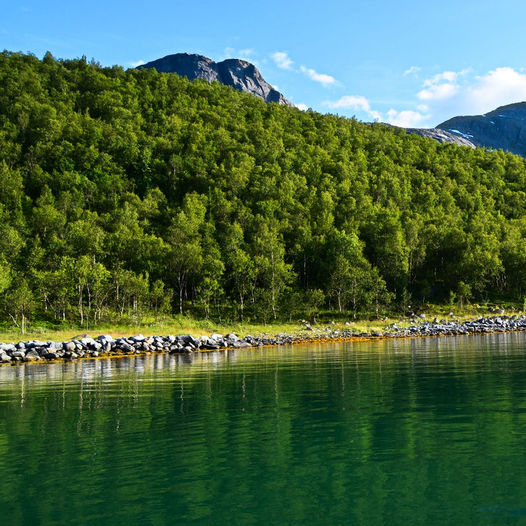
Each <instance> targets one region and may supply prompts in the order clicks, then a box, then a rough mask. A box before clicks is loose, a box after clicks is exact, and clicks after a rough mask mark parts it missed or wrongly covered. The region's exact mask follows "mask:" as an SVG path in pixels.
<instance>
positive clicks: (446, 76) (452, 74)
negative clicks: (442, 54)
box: [424, 69, 467, 86]
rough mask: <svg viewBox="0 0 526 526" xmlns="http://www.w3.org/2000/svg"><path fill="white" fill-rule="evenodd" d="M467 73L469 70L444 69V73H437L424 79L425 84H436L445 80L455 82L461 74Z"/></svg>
mask: <svg viewBox="0 0 526 526" xmlns="http://www.w3.org/2000/svg"><path fill="white" fill-rule="evenodd" d="M465 73H467V70H465V69H464V70H462V71H458V72H457V71H443V72H442V73H437V74H436V75H435V76H433V77H431V78H430V79H426V80H425V81H424V86H436V85H437V84H439V83H440V82H442V81H443V80H445V81H446V82H455V81H456V80H457V79H458V78H459V77H460V76H461V75H464V74H465Z"/></svg>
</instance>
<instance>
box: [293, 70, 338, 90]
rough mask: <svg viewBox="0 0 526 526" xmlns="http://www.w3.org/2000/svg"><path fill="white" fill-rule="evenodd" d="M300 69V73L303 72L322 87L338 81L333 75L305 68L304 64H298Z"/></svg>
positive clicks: (332, 84)
mask: <svg viewBox="0 0 526 526" xmlns="http://www.w3.org/2000/svg"><path fill="white" fill-rule="evenodd" d="M300 70H301V72H302V73H305V75H307V77H309V78H310V79H312V80H314V81H315V82H319V83H320V84H321V85H322V86H324V87H327V86H334V85H336V84H338V81H337V80H336V79H335V78H334V77H331V75H325V74H323V73H318V72H316V71H315V70H313V69H311V68H306V67H305V66H300Z"/></svg>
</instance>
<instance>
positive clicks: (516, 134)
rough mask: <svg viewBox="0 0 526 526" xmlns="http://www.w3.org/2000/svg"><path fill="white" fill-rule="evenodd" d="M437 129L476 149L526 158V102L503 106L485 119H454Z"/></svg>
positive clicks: (478, 116)
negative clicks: (464, 140) (460, 139)
mask: <svg viewBox="0 0 526 526" xmlns="http://www.w3.org/2000/svg"><path fill="white" fill-rule="evenodd" d="M437 128H438V129H440V130H444V131H446V132H449V133H452V134H454V135H456V136H457V137H463V138H464V139H467V140H469V141H471V142H472V143H473V144H476V145H477V146H485V147H487V148H494V149H502V150H507V151H509V152H512V153H516V154H519V155H522V156H526V102H517V103H515V104H509V105H507V106H501V107H500V108H497V109H496V110H494V111H491V112H489V113H486V114H485V115H474V116H465V117H453V118H452V119H449V120H447V121H445V122H443V123H442V124H439V125H438V126H437Z"/></svg>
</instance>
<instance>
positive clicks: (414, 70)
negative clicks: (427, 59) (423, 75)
mask: <svg viewBox="0 0 526 526" xmlns="http://www.w3.org/2000/svg"><path fill="white" fill-rule="evenodd" d="M421 69H422V68H420V67H419V66H411V67H410V68H408V69H406V70H405V71H404V77H407V76H408V75H414V76H416V75H418V73H419V71H420V70H421Z"/></svg>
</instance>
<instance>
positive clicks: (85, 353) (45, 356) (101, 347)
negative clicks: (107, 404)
mask: <svg viewBox="0 0 526 526" xmlns="http://www.w3.org/2000/svg"><path fill="white" fill-rule="evenodd" d="M308 328H309V331H304V332H301V333H298V334H294V335H291V334H279V335H276V336H272V337H267V336H245V337H243V338H240V337H239V336H237V335H236V334H234V333H230V334H227V335H226V336H223V335H222V334H212V335H210V336H200V337H194V336H191V335H189V334H183V335H178V336H173V335H169V336H143V335H141V334H139V335H137V336H130V337H119V338H113V337H112V336H110V335H101V336H98V337H97V338H90V337H82V338H79V339H72V340H68V341H60V342H57V341H39V340H32V341H26V342H22V341H21V342H18V343H0V364H4V365H8V364H10V365H17V364H19V363H27V362H54V361H57V360H76V359H81V358H98V357H102V356H104V357H118V356H131V355H140V354H150V353H166V354H184V353H193V352H206V351H214V350H221V349H225V350H226V349H242V348H249V347H261V346H268V345H291V344H297V343H305V342H323V341H338V340H351V341H360V340H370V339H381V338H407V337H424V336H457V335H466V334H485V333H495V332H516V331H526V316H523V315H521V316H517V315H514V316H490V317H482V318H477V319H473V320H467V321H463V322H454V321H449V322H446V321H444V320H442V321H441V322H440V321H438V320H435V321H433V322H423V323H420V324H413V325H410V326H409V327H405V328H399V327H398V326H397V324H396V323H393V324H392V325H390V326H388V327H387V330H385V331H383V332H353V331H352V330H351V329H343V330H336V329H331V328H326V329H323V330H316V331H313V330H312V329H310V327H308Z"/></svg>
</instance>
